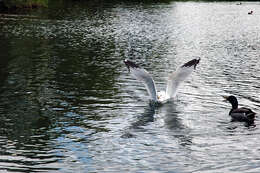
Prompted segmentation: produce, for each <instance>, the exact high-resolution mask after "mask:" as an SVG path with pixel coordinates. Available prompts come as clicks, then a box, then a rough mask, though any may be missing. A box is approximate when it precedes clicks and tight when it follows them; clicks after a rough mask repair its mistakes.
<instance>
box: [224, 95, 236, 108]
mask: <svg viewBox="0 0 260 173" xmlns="http://www.w3.org/2000/svg"><path fill="white" fill-rule="evenodd" d="M223 97H224V99H225V101H228V102H229V103H231V105H232V108H233V109H237V107H238V101H237V98H236V97H235V96H232V95H231V96H223Z"/></svg>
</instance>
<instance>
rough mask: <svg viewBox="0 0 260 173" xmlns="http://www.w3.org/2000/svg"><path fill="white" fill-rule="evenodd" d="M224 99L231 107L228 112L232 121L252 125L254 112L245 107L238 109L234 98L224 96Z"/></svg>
mask: <svg viewBox="0 0 260 173" xmlns="http://www.w3.org/2000/svg"><path fill="white" fill-rule="evenodd" d="M224 98H225V99H226V101H229V103H231V105H232V109H231V110H230V111H229V115H230V116H231V118H232V121H241V122H246V123H249V124H253V123H254V120H255V115H256V113H255V112H253V111H252V110H251V109H249V108H245V107H241V108H238V101H237V98H236V97H235V96H224Z"/></svg>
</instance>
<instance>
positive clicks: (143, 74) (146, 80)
mask: <svg viewBox="0 0 260 173" xmlns="http://www.w3.org/2000/svg"><path fill="white" fill-rule="evenodd" d="M124 63H125V65H126V67H127V68H128V70H129V72H130V73H131V74H132V75H133V76H134V77H135V78H136V79H137V80H139V81H140V82H142V83H143V84H144V85H145V87H146V89H147V91H148V93H149V95H150V97H151V99H152V100H153V101H157V91H156V88H155V84H154V81H153V78H152V77H151V75H150V74H149V73H148V72H147V71H146V70H145V69H143V68H141V67H139V66H138V65H136V64H135V63H134V62H132V61H130V60H127V59H126V60H124Z"/></svg>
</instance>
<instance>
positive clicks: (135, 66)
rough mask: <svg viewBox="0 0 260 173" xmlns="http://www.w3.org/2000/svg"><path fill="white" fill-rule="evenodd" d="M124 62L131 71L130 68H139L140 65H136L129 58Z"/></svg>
mask: <svg viewBox="0 0 260 173" xmlns="http://www.w3.org/2000/svg"><path fill="white" fill-rule="evenodd" d="M124 63H125V65H126V67H127V68H128V70H129V71H130V68H139V66H138V65H136V64H135V63H134V62H132V61H130V60H128V59H125V60H124Z"/></svg>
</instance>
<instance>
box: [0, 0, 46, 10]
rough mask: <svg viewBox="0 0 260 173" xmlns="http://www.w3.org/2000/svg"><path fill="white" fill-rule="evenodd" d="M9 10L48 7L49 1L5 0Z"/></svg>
mask: <svg viewBox="0 0 260 173" xmlns="http://www.w3.org/2000/svg"><path fill="white" fill-rule="evenodd" d="M3 3H4V6H6V7H7V8H35V7H47V6H48V0H3Z"/></svg>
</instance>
